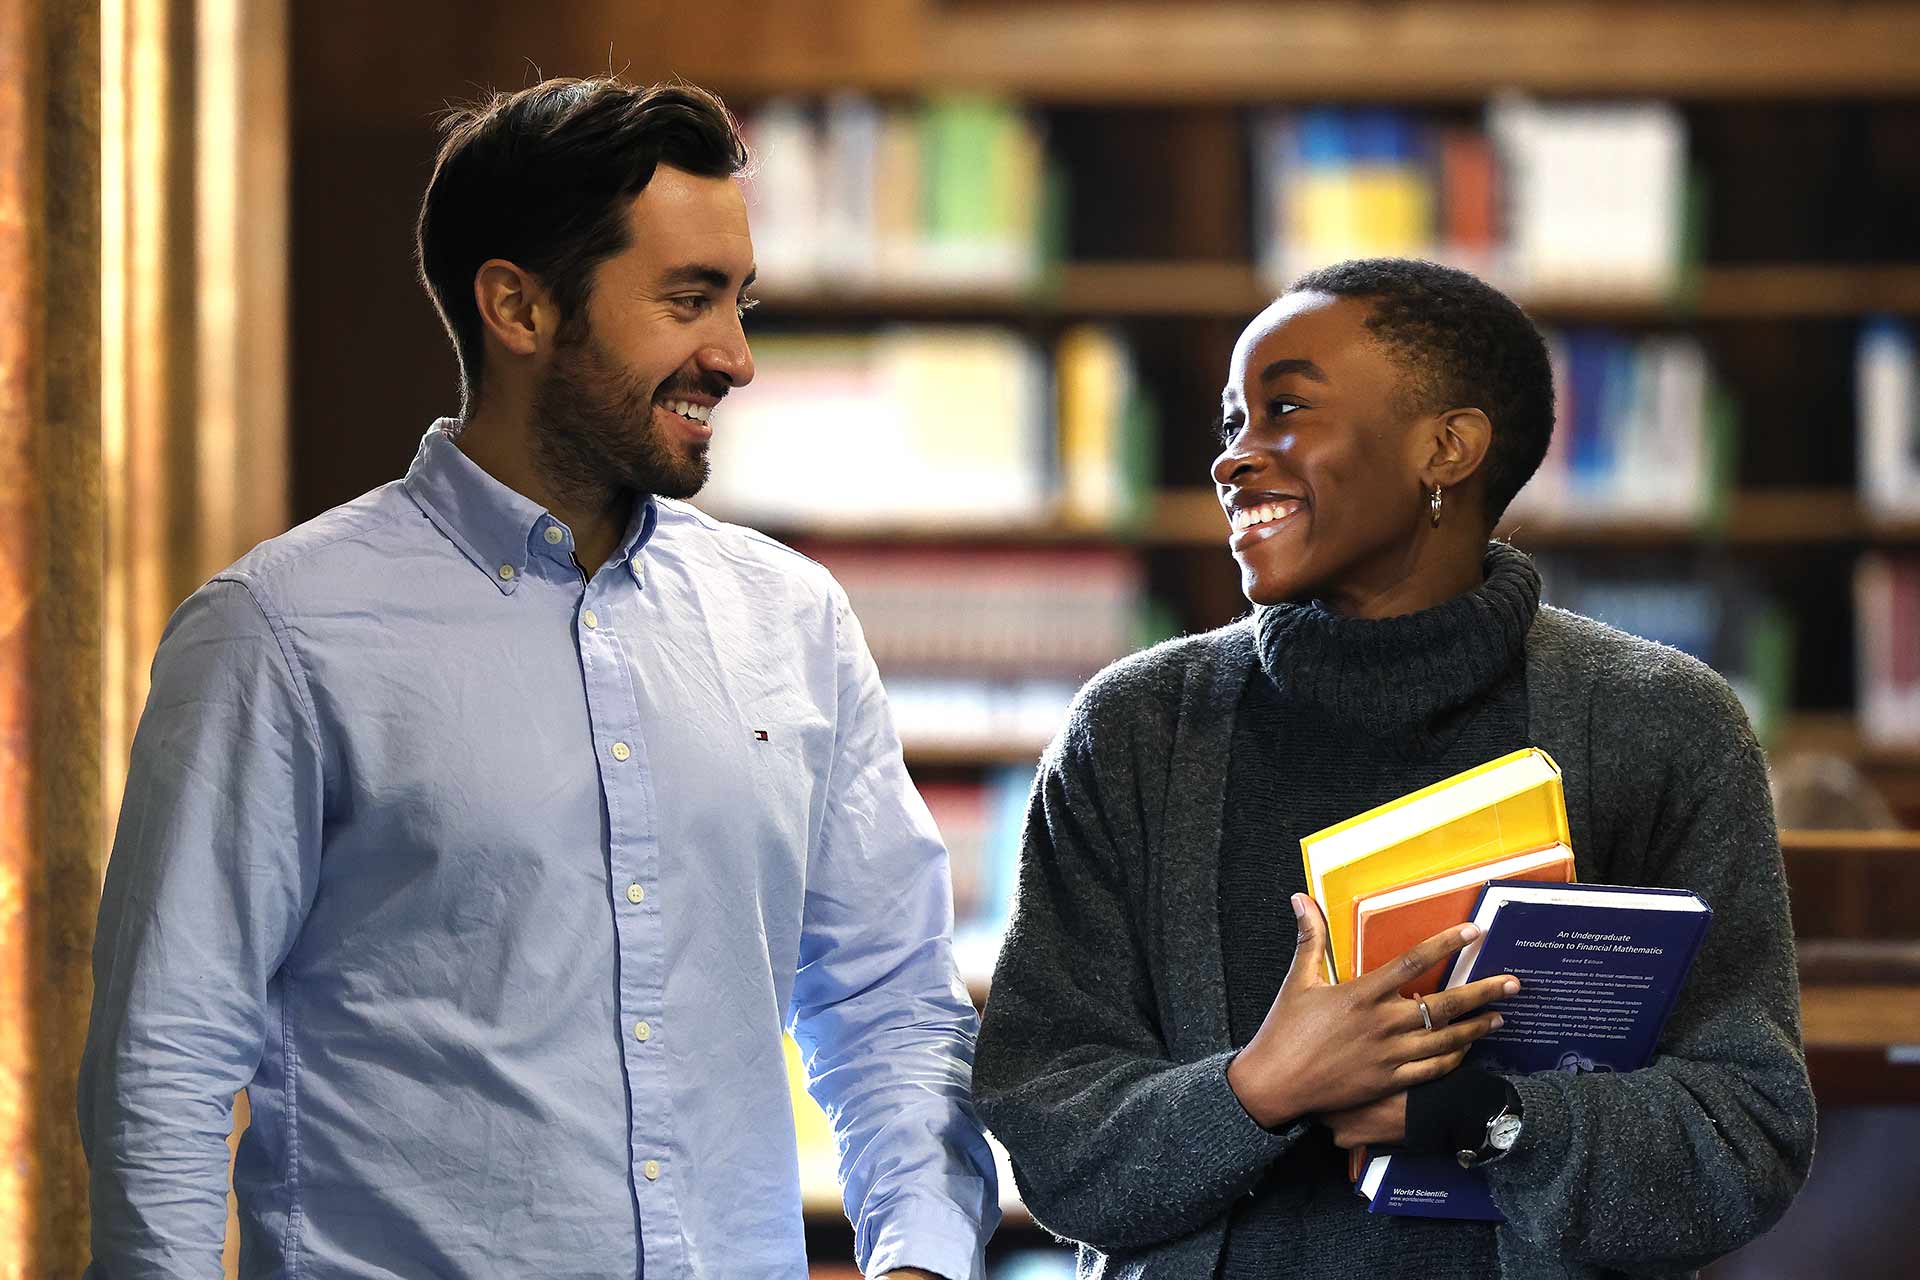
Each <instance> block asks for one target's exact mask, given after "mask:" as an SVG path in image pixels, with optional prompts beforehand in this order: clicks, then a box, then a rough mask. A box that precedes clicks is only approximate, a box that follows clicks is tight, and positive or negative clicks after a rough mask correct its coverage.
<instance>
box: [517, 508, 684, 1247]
mask: <svg viewBox="0 0 1920 1280" xmlns="http://www.w3.org/2000/svg"><path fill="white" fill-rule="evenodd" d="M555 533H558V535H559V536H558V537H555V536H554V534H555ZM535 539H536V542H537V545H538V546H539V547H541V548H546V549H547V550H548V552H549V553H550V555H551V556H552V557H554V558H557V559H558V560H560V561H561V562H562V563H563V564H564V565H565V566H566V567H567V570H568V571H569V572H570V573H572V574H573V576H574V581H575V582H576V583H578V584H579V596H578V601H577V603H576V605H575V610H574V626H573V632H574V643H575V646H576V648H577V650H578V652H579V655H580V671H581V676H582V678H583V680H584V682H585V687H586V695H587V714H588V719H589V722H590V724H591V727H592V732H593V741H594V759H595V761H596V762H597V764H598V766H599V770H600V784H601V793H602V795H604V797H605V798H606V806H607V831H608V848H607V859H608V865H607V874H608V886H609V902H610V905H611V909H612V911H613V923H614V938H615V946H616V957H615V960H616V964H617V966H618V969H619V973H618V984H617V989H618V991H619V997H620V1000H619V1009H618V1017H619V1019H620V1026H619V1027H618V1028H617V1031H618V1035H619V1040H620V1052H621V1060H622V1063H623V1065H624V1067H625V1069H626V1075H627V1097H628V1115H627V1133H628V1159H629V1168H630V1177H629V1181H630V1183H631V1185H632V1188H633V1195H634V1200H635V1207H636V1211H637V1213H638V1217H639V1221H638V1227H639V1232H640V1242H641V1253H642V1258H643V1259H644V1266H643V1270H644V1271H646V1272H649V1273H651V1274H654V1275H678V1274H680V1272H681V1271H683V1270H684V1269H685V1267H684V1261H685V1260H684V1258H683V1257H682V1250H681V1239H682V1235H681V1223H680V1213H679V1206H678V1199H677V1195H676V1191H675V1187H674V1182H673V1163H674V1162H673V1146H674V1144H673V1128H672V1125H673V1115H672V1112H671V1110H670V1108H669V1107H668V1105H667V1100H668V1097H669V1095H668V1090H667V1086H668V1072H667V1059H666V1039H667V1037H668V1036H669V1035H670V1034H671V1030H672V1029H671V1027H670V1026H669V1025H668V1023H667V1021H666V1018H665V1010H664V1007H663V1004H664V999H665V994H666V985H665V983H666V973H665V962H664V949H663V945H662V939H661V921H662V918H663V914H664V912H665V911H667V910H669V909H671V904H670V903H664V902H663V901H662V900H661V895H660V894H659V893H658V892H656V890H657V887H658V882H659V865H660V841H659V826H658V810H657V808H656V806H655V797H654V791H653V777H652V773H651V770H650V769H649V768H648V763H647V744H646V735H645V733H644V732H643V721H642V715H641V708H640V705H639V697H638V690H637V688H636V685H635V682H634V679H633V673H632V670H631V669H630V667H629V665H628V663H629V658H628V655H627V651H626V650H625V648H624V647H623V644H622V637H621V633H620V627H619V619H620V617H621V614H622V610H623V606H625V608H626V610H627V611H628V612H629V613H630V612H631V610H632V609H633V608H634V607H635V606H636V605H637V595H638V593H639V591H640V590H641V589H642V583H643V582H644V575H643V573H642V571H641V566H640V565H639V564H638V563H637V562H623V563H618V564H608V565H606V566H603V569H602V571H601V572H597V573H595V574H594V575H592V577H591V578H589V577H588V575H587V574H586V573H585V571H584V570H582V569H581V568H580V566H579V562H578V561H577V560H575V559H574V557H573V540H572V537H571V536H570V534H568V533H567V532H566V530H565V529H564V527H563V526H560V525H558V524H557V523H550V524H547V525H546V528H545V530H544V531H540V530H537V531H536V533H535Z"/></svg>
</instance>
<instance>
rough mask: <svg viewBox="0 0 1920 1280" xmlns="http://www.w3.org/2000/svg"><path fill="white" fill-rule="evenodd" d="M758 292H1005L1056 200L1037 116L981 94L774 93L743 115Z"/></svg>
mask: <svg viewBox="0 0 1920 1280" xmlns="http://www.w3.org/2000/svg"><path fill="white" fill-rule="evenodd" d="M744 124H745V129H746V134H747V142H748V146H749V147H750V148H751V149H752V151H753V154H754V157H755V161H754V168H753V170H752V171H750V173H749V175H748V179H747V201H748V210H749V213H750V216H751V217H752V219H753V232H754V243H755V249H756V253H757V256H758V261H759V267H760V276H761V279H762V280H763V281H765V282H766V283H767V286H768V288H769V289H771V290H776V291H786V292H794V291H803V290H818V291H823V292H831V291H834V290H839V289H849V288H874V287H887V286H900V285H929V284H930V285H943V286H952V287H965V288H968V289H979V288H989V289H992V288H1000V289H1017V288H1023V287H1026V286H1028V285H1031V284H1033V283H1034V282H1035V281H1036V280H1037V279H1038V278H1039V277H1040V275H1041V273H1042V271H1043V269H1044V268H1045V266H1046V264H1047V262H1048V260H1049V258H1050V257H1051V256H1052V252H1051V249H1050V247H1049V240H1050V237H1051V236H1052V234H1053V232H1052V226H1053V222H1054V214H1053V213H1052V212H1051V211H1052V210H1053V209H1055V208H1056V207H1057V204H1058V196H1057V190H1058V183H1057V181H1056V180H1055V179H1053V178H1052V177H1050V175H1049V171H1048V166H1047V159H1046V140H1045V136H1044V133H1043V131H1042V128H1041V125H1040V122H1039V120H1038V117H1036V116H1034V115H1033V114H1031V113H1029V112H1027V111H1024V110H1022V109H1020V108H1019V107H1017V106H1014V105H1013V104H1011V103H1008V102H1004V101H1001V100H999V99H995V98H988V97H978V96H952V97H940V98H934V99H932V100H929V101H927V102H925V103H922V104H917V105H913V106H882V105H880V104H878V103H875V102H874V101H872V100H871V99H868V98H865V97H861V96H858V95H852V94H842V95H838V96H835V97H833V98H831V99H829V100H828V101H827V102H826V103H825V104H824V105H821V106H817V107H816V106H813V105H808V104H803V103H800V102H798V101H792V100H785V99H782V100H776V101H774V102H770V103H768V104H766V105H765V106H763V107H761V108H760V109H759V110H757V111H754V112H752V113H751V114H749V115H748V116H747V118H746V120H745V122H744Z"/></svg>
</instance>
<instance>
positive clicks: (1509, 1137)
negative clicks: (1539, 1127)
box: [1487, 1116, 1520, 1151]
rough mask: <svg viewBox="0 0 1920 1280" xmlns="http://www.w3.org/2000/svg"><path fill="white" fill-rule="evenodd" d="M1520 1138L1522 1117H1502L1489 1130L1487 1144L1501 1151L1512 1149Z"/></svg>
mask: <svg viewBox="0 0 1920 1280" xmlns="http://www.w3.org/2000/svg"><path fill="white" fill-rule="evenodd" d="M1519 1137H1520V1117H1519V1116H1501V1117H1500V1118H1499V1119H1497V1120H1495V1121H1494V1122H1493V1124H1492V1126H1491V1127H1490V1128H1489V1129H1488V1130H1487V1143H1488V1145H1489V1146H1492V1147H1495V1148H1497V1149H1499V1150H1501V1151H1506V1150H1508V1149H1509V1148H1511V1147H1512V1146H1513V1144H1514V1142H1515V1140H1516V1139H1518V1138H1519Z"/></svg>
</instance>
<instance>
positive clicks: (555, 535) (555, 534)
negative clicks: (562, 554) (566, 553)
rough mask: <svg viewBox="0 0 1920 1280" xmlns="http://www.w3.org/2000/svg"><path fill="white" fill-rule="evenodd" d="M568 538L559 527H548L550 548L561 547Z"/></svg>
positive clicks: (555, 525)
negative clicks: (562, 542)
mask: <svg viewBox="0 0 1920 1280" xmlns="http://www.w3.org/2000/svg"><path fill="white" fill-rule="evenodd" d="M566 536H567V535H566V534H564V533H562V532H560V526H559V525H557V524H550V525H548V526H547V545H548V546H550V547H557V546H559V545H560V543H561V541H562V540H563V539H565V538H566Z"/></svg>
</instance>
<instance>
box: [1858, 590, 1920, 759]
mask: <svg viewBox="0 0 1920 1280" xmlns="http://www.w3.org/2000/svg"><path fill="white" fill-rule="evenodd" d="M1854 627H1855V636H1856V643H1857V644H1858V648H1859V671H1860V689H1859V700H1860V731H1861V734H1862V736H1863V737H1864V738H1865V740H1866V741H1867V742H1868V743H1869V744H1870V745H1872V746H1876V747H1909V748H1911V747H1920V557H1914V556H1890V555H1884V554H1874V555H1868V556H1864V557H1862V559H1861V560H1860V563H1859V564H1858V565H1857V566H1856V568H1855V570H1854Z"/></svg>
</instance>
